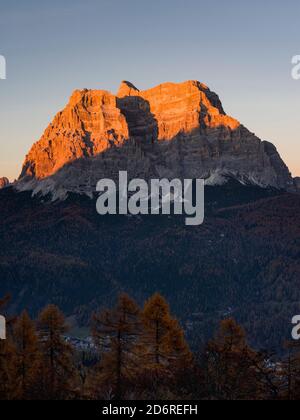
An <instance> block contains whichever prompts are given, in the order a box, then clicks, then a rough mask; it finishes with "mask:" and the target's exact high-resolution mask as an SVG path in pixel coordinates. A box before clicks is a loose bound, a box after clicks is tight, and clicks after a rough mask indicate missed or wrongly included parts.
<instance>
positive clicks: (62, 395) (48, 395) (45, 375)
mask: <svg viewBox="0 0 300 420" xmlns="http://www.w3.org/2000/svg"><path fill="white" fill-rule="evenodd" d="M67 330H68V328H67V325H66V322H65V318H64V315H63V314H62V312H60V310H59V309H58V308H57V307H56V306H54V305H49V306H47V307H46V308H45V309H44V310H43V311H42V312H41V314H40V316H39V319H38V335H39V346H40V352H41V367H40V369H41V395H40V397H41V398H42V399H50V400H60V399H67V398H70V396H71V391H72V389H71V386H72V378H73V363H72V348H71V346H70V345H69V344H67V343H66V341H65V338H64V334H65V333H66V332H67Z"/></svg>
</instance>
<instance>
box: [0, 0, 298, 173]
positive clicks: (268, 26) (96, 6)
mask: <svg viewBox="0 0 300 420" xmlns="http://www.w3.org/2000/svg"><path fill="white" fill-rule="evenodd" d="M299 16H300V2H299V0H285V1H284V2H283V1H282V0H280V1H278V0H264V1H261V0H259V1H258V0H247V1H245V0H226V1H224V0H215V1H213V2H210V1H207V0H205V1H202V0H151V1H150V0H139V1H138V0H122V1H121V0H81V1H79V0H64V1H62V0H59V1H58V0H52V1H48V0H47V1H46V0H39V1H37V0H26V1H22V2H21V1H20V0H10V1H9V2H8V1H4V0H0V55H3V56H4V57H5V59H6V63H7V79H6V80H0V111H1V112H0V177H1V176H7V177H9V178H10V180H13V179H14V178H16V177H18V176H19V174H20V171H21V166H22V163H23V161H24V158H25V155H26V154H27V153H28V151H29V149H30V147H31V145H32V144H33V143H34V142H36V141H37V140H38V139H39V138H40V137H41V135H42V133H43V131H44V130H45V128H46V127H47V125H48V124H49V123H50V121H51V120H52V118H53V117H54V115H55V114H56V113H57V112H58V111H60V110H61V109H63V108H64V106H65V105H66V104H67V102H68V99H69V97H70V96H71V93H72V91H73V90H75V89H81V88H90V89H106V90H110V91H112V92H116V91H117V89H118V86H119V84H120V82H121V81H122V80H124V79H125V80H129V81H131V82H132V83H133V84H135V85H136V86H137V87H138V88H139V89H147V88H150V87H153V86H155V85H158V84H160V83H163V82H182V81H185V80H190V79H192V80H199V81H201V82H203V83H205V84H207V85H208V86H209V87H210V88H211V89H212V90H213V91H215V92H217V93H218V95H219V96H220V98H221V100H222V103H223V106H224V108H225V111H226V112H227V113H228V114H229V115H231V116H233V117H235V118H237V119H238V120H239V121H240V122H241V123H242V124H244V125H245V126H246V127H247V128H249V129H250V130H251V131H252V132H254V133H256V134H257V136H258V137H260V138H261V139H262V140H268V141H271V142H273V143H274V144H275V145H276V147H277V148H278V150H279V152H280V154H281V156H282V157H283V159H284V160H285V162H286V163H287V165H288V166H289V168H290V170H291V171H292V173H293V175H294V176H296V175H297V176H300V141H299V140H300V138H299V137H300V118H299V108H300V107H299V105H300V80H298V81H296V80H294V79H293V78H292V76H291V71H292V64H291V61H292V57H293V56H295V55H300V42H299V40H300V25H299Z"/></svg>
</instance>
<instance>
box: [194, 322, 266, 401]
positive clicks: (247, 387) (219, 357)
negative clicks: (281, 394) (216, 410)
mask: <svg viewBox="0 0 300 420" xmlns="http://www.w3.org/2000/svg"><path fill="white" fill-rule="evenodd" d="M202 367H203V370H204V371H205V387H206V392H207V396H208V397H209V398H210V399H217V400H241V399H242V400H247V399H262V398H263V396H264V393H265V392H266V385H267V382H268V381H269V382H268V385H269V386H272V383H271V382H270V377H269V370H268V367H267V364H266V360H265V356H264V355H263V354H260V353H257V352H255V351H254V350H253V349H251V347H249V345H248V343H247V341H246V335H245V332H244V330H243V329H242V328H241V327H240V326H239V325H238V324H237V323H236V322H235V321H234V320H233V319H227V320H224V321H222V322H221V324H220V329H219V331H218V333H217V335H216V337H215V339H214V340H211V341H210V342H209V344H208V346H207V348H206V351H205V354H204V363H203V366H202Z"/></svg>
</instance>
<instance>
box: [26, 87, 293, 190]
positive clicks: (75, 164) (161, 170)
mask: <svg viewBox="0 0 300 420" xmlns="http://www.w3.org/2000/svg"><path fill="white" fill-rule="evenodd" d="M119 170H127V171H128V172H129V174H130V176H132V177H143V178H144V179H149V178H151V177H169V178H170V177H172V178H175V177H185V178H205V179H206V180H207V183H209V184H215V183H222V182H224V179H225V178H226V177H228V176H230V177H234V178H236V179H238V180H239V181H241V182H247V183H248V182H251V183H255V184H257V185H260V186H272V187H276V188H283V189H291V188H294V185H295V184H294V181H293V179H292V177H291V174H290V173H289V170H288V168H287V167H286V165H285V164H284V162H283V161H282V160H281V158H280V156H279V154H278V152H277V150H276V148H275V147H274V146H273V145H272V144H271V143H268V142H262V141H261V140H260V139H259V138H258V137H256V136H255V135H254V134H253V133H251V132H250V131H249V130H247V129H246V128H245V127H244V126H243V125H241V124H240V123H239V121H237V120H236V119H235V118H232V117H230V116H228V115H227V114H226V113H225V111H224V109H223V106H222V103H221V101H220V99H219V97H218V95H217V94H216V93H214V92H212V91H211V90H210V89H209V88H208V87H207V86H206V85H204V84H203V83H200V82H198V81H187V82H184V83H164V84H161V85H159V86H156V87H154V88H151V89H149V90H145V91H139V90H138V89H137V88H136V87H135V86H134V85H133V84H132V83H130V82H126V81H124V82H122V83H121V86H120V89H119V91H118V94H117V96H115V95H113V94H111V93H110V92H108V91H105V90H87V89H84V90H77V91H75V92H74V93H73V95H72V96H71V98H70V101H69V103H68V105H67V106H66V107H65V109H64V110H63V111H61V112H59V113H58V114H57V115H56V117H55V118H54V120H53V122H52V123H51V124H50V125H49V126H48V128H47V129H46V131H45V133H44V134H43V136H42V138H41V139H40V140H39V141H38V142H37V143H36V144H34V145H33V147H32V148H31V150H30V152H29V154H28V155H27V156H26V159H25V162H24V165H23V169H22V173H21V176H20V182H19V185H18V188H20V189H33V190H34V191H36V192H43V193H49V192H53V191H54V193H55V194H57V191H58V190H59V191H60V193H59V194H58V195H59V196H62V195H65V193H67V192H69V191H73V192H82V193H87V194H92V192H94V191H95V186H96V183H97V181H98V180H99V179H100V178H103V177H110V178H114V177H116V174H118V171H119Z"/></svg>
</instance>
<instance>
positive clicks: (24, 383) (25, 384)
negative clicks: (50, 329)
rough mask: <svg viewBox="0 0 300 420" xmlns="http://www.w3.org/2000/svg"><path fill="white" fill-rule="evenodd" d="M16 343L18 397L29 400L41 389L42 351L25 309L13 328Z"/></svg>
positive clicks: (33, 325)
mask: <svg viewBox="0 0 300 420" xmlns="http://www.w3.org/2000/svg"><path fill="white" fill-rule="evenodd" d="M13 341H14V345H15V352H16V358H15V369H16V376H17V382H18V398H19V399H22V400H27V399H30V398H33V397H34V395H36V394H37V393H38V392H39V390H38V388H37V386H38V377H39V366H40V353H39V350H38V336H37V332H36V327H35V324H34V322H33V321H32V320H31V319H30V317H29V315H28V313H27V312H26V311H24V312H23V313H22V314H21V316H20V317H19V318H18V319H17V321H16V323H15V325H14V328H13Z"/></svg>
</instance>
